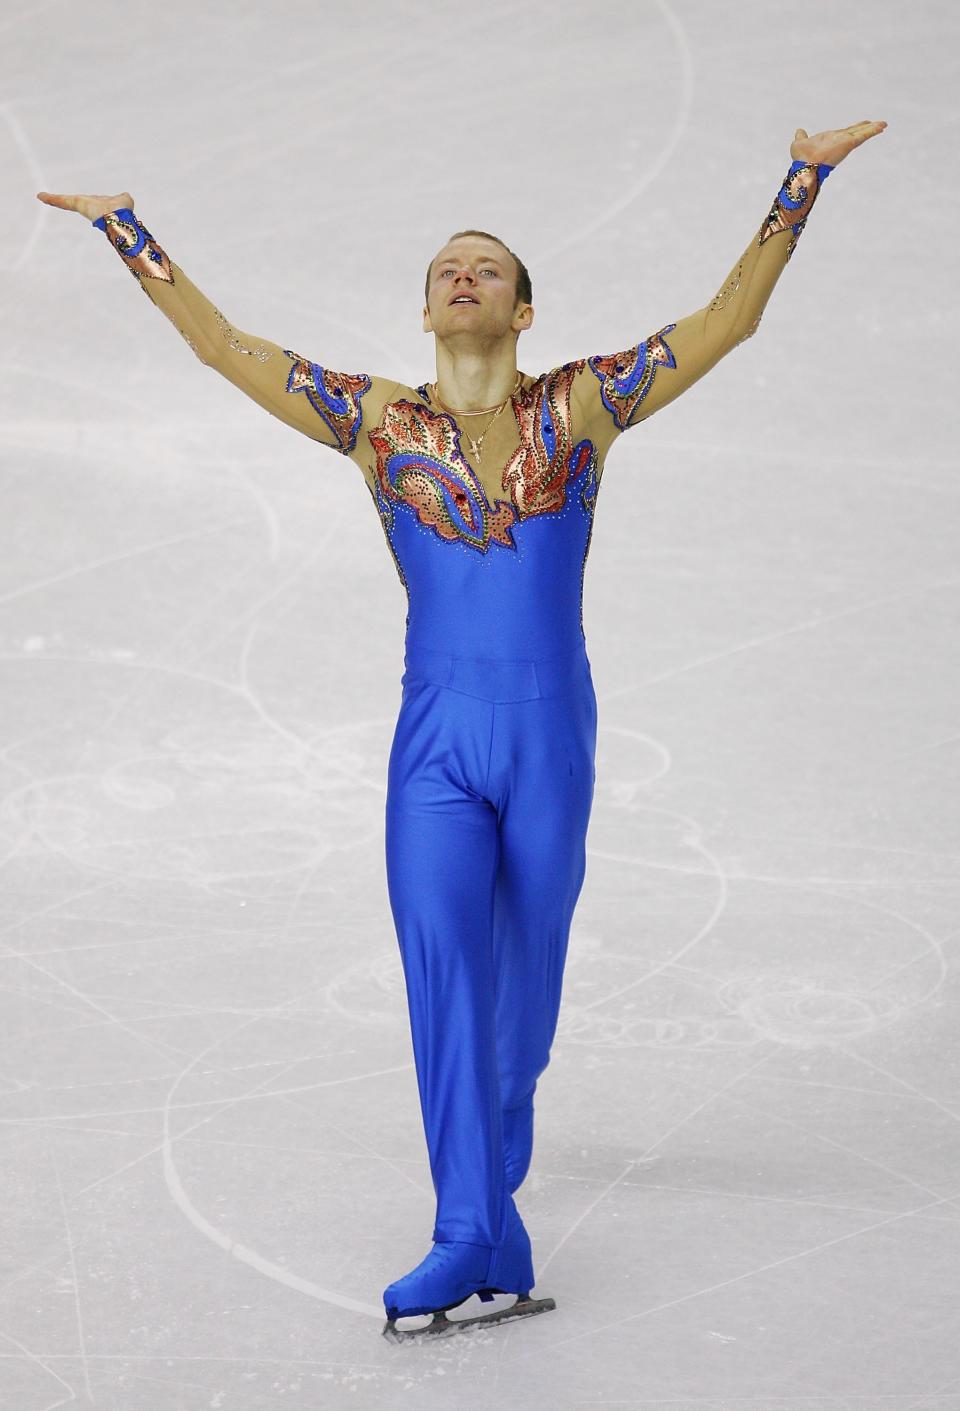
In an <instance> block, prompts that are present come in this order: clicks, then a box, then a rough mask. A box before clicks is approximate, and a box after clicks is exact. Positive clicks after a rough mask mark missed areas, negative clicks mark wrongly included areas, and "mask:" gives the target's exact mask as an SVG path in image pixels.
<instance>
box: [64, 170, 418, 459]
mask: <svg viewBox="0 0 960 1411" xmlns="http://www.w3.org/2000/svg"><path fill="white" fill-rule="evenodd" d="M38 195H39V199H40V200H43V201H45V202H46V204H48V205H57V206H60V207H62V208H64V209H67V210H75V211H78V212H79V213H80V214H81V215H84V216H86V218H87V219H89V220H91V221H92V223H93V225H94V227H95V228H96V229H97V230H102V231H103V232H104V233H105V234H106V236H107V239H108V240H109V241H110V244H111V245H112V246H113V248H114V249H115V250H116V252H117V254H118V255H119V256H120V258H121V259H122V260H123V263H124V264H125V265H126V267H127V269H128V270H129V271H130V273H131V274H132V275H133V277H134V278H135V279H136V281H137V283H138V284H139V285H140V288H141V289H142V290H143V291H144V293H145V294H146V295H147V296H148V298H149V299H150V300H151V302H152V303H154V304H155V305H156V306H157V308H158V309H160V311H161V312H162V313H164V314H166V316H167V318H168V319H169V320H170V322H171V323H172V324H173V325H174V327H175V328H176V329H177V330H178V332H179V333H181V334H182V336H183V337H184V339H185V340H186V342H187V343H188V344H189V346H190V347H191V349H192V350H193V352H194V353H195V354H196V356H197V357H198V358H199V360H200V361H201V362H202V363H204V364H205V365H206V366H207V367H211V368H213V369H214V371H215V372H218V373H220V375H221V376H222V377H225V378H226V379H227V381H228V382H232V383H233V385H234V386H235V387H239V389H240V390H241V392H245V393H246V395H247V396H248V397H250V398H252V399H253V401H255V402H258V403H259V404H260V406H262V407H264V408H266V410H267V411H268V412H270V413H271V414H272V415H273V416H275V417H278V418H279V420H280V421H283V422H286V424H287V425H288V426H292V427H293V428H294V429H295V430H297V431H300V432H302V433H303V434H304V435H305V436H309V437H310V438H311V439H312V440H314V441H318V442H319V443H320V444H321V445H324V446H328V447H329V448H330V449H331V450H334V451H340V452H341V453H342V454H344V455H351V454H353V455H354V456H355V458H356V457H358V456H359V455H360V453H361V452H362V449H363V448H362V447H361V446H359V445H358V442H359V439H360V431H361V426H362V425H364V429H365V424H370V423H369V415H368V414H369V413H370V412H371V411H372V410H373V405H372V404H373V403H375V402H377V401H378V400H379V401H381V405H383V404H385V403H386V402H387V401H388V400H389V398H390V395H391V394H392V392H393V389H394V388H395V387H396V386H397V384H396V383H395V382H391V381H389V380H387V379H384V378H377V377H371V376H370V375H369V374H367V373H363V372H358V373H347V372H339V371H334V370H332V369H331V368H328V367H326V366H321V365H319V364H318V363H315V362H312V361H311V360H310V359H309V358H307V357H304V356H303V355H302V354H300V353H298V352H295V351H294V350H293V349H290V348H283V347H281V346H280V345H279V344H277V343H271V342H270V341H269V339H266V338H261V337H259V336H255V335H253V334H250V333H244V332H242V331H240V330H239V329H236V328H234V327H233V325H232V324H231V323H229V321H228V320H227V319H226V318H225V317H224V315H223V314H222V313H221V312H220V310H219V309H218V308H216V307H215V306H214V305H213V304H212V303H211V302H210V300H209V299H208V298H207V297H206V296H205V295H204V294H203V293H201V291H200V290H199V289H198V288H197V286H196V285H195V284H194V283H192V282H191V280H190V279H188V278H187V276H186V274H184V272H183V270H182V269H181V268H180V266H179V265H177V264H175V263H174V262H173V260H171V259H170V258H169V256H168V255H167V254H166V252H165V251H164V250H163V249H162V248H161V247H160V245H158V244H157V241H156V240H155V239H154V237H153V235H152V234H151V232H150V231H149V230H148V229H147V227H146V226H145V225H144V224H143V222H142V221H141V220H140V219H139V217H138V216H136V215H135V214H134V211H133V198H132V196H130V193H129V192H123V193H122V195H121V196H120V197H112V198H105V197H93V196H52V195H51V194H50V193H49V192H40V193H38ZM108 205H110V206H111V207H112V208H111V209H106V207H107V206H108ZM364 398H366V399H367V400H366V402H363V399H364ZM361 403H363V405H361Z"/></svg>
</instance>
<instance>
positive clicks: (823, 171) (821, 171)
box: [787, 162, 833, 186]
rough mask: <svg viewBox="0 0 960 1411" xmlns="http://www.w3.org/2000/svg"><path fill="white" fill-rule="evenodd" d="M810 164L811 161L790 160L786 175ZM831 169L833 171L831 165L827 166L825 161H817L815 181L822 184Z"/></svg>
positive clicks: (791, 174) (790, 174)
mask: <svg viewBox="0 0 960 1411" xmlns="http://www.w3.org/2000/svg"><path fill="white" fill-rule="evenodd" d="M812 165H813V163H812V162H791V163H790V170H789V171H788V172H787V175H788V176H793V173H794V172H795V171H799V170H800V168H801V167H809V166H812ZM832 171H833V167H828V166H827V164H826V162H818V163H817V181H818V182H819V184H820V185H821V186H822V185H823V183H824V182H825V181H826V179H827V177H828V176H829V175H830V173H831V172H832Z"/></svg>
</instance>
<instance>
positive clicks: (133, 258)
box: [92, 206, 175, 284]
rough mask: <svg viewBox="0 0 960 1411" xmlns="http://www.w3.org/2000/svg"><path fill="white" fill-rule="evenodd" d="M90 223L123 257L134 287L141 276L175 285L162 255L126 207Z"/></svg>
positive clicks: (165, 256) (168, 263) (143, 226)
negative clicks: (104, 232)
mask: <svg viewBox="0 0 960 1411" xmlns="http://www.w3.org/2000/svg"><path fill="white" fill-rule="evenodd" d="M92 224H93V225H95V226H96V228H97V229H98V230H103V231H106V235H107V239H108V240H109V241H110V244H111V245H112V246H113V248H114V249H115V250H116V252H117V254H118V255H122V256H123V261H124V263H125V265H126V266H127V269H128V270H129V271H130V273H131V274H132V275H133V276H134V278H135V279H136V281H137V283H138V284H139V282H140V276H141V275H143V274H145V275H147V276H148V277H149V278H150V279H162V280H164V281H165V282H166V283H167V284H173V283H174V282H175V281H174V278H173V272H172V271H171V269H170V261H169V259H168V258H167V255H166V253H165V252H164V251H163V250H161V248H160V246H159V245H158V244H157V243H156V241H155V240H154V238H153V236H152V235H151V234H150V232H149V230H148V229H147V227H146V226H145V225H144V224H143V222H142V221H139V220H138V219H137V217H136V216H135V215H134V213H133V211H131V210H130V209H129V208H128V207H126V206H122V207H120V208H118V209H117V210H116V211H108V212H107V214H106V215H104V216H100V217H99V219H97V220H95V221H93V222H92Z"/></svg>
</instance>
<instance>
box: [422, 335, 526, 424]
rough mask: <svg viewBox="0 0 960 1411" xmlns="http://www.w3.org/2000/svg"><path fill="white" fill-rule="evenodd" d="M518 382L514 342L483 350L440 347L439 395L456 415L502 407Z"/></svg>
mask: <svg viewBox="0 0 960 1411" xmlns="http://www.w3.org/2000/svg"><path fill="white" fill-rule="evenodd" d="M516 382H517V345H516V342H515V340H513V339H511V340H510V341H509V343H507V342H503V343H500V344H499V345H495V346H494V347H492V348H488V349H482V350H479V349H476V348H469V349H465V348H464V349H457V348H451V347H449V345H447V344H444V343H438V344H437V391H438V393H439V395H440V400H441V401H442V402H443V403H444V404H445V405H446V406H448V407H449V408H450V410H451V411H453V412H473V411H481V410H482V409H484V408H486V407H496V406H499V404H500V403H501V402H503V401H505V400H506V399H507V397H509V396H510V394H511V392H512V391H513V389H514V387H515V386H516Z"/></svg>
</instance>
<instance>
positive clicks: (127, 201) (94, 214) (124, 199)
mask: <svg viewBox="0 0 960 1411" xmlns="http://www.w3.org/2000/svg"><path fill="white" fill-rule="evenodd" d="M37 200H38V201H43V203H44V204H45V205H47V206H59V207H60V209H61V210H62V211H76V212H77V214H78V215H81V216H84V217H85V219H87V220H99V219H100V217H101V216H105V215H106V214H107V212H108V211H118V210H128V211H132V210H133V197H132V196H131V195H130V192H129V191H121V192H120V195H119V196H55V195H54V194H53V192H51V191H38V192H37Z"/></svg>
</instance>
